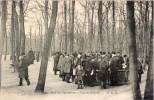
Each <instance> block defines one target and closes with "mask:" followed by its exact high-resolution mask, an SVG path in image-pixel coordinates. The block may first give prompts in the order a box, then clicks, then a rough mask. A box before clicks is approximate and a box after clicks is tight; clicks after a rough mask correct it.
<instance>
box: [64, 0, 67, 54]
mask: <svg viewBox="0 0 154 100" xmlns="http://www.w3.org/2000/svg"><path fill="white" fill-rule="evenodd" d="M64 25H65V29H64V31H65V52H67V1H66V0H64Z"/></svg>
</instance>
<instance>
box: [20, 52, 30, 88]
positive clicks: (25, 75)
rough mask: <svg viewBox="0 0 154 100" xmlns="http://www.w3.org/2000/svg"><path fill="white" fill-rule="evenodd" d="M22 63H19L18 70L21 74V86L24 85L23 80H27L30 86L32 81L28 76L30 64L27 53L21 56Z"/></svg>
mask: <svg viewBox="0 0 154 100" xmlns="http://www.w3.org/2000/svg"><path fill="white" fill-rule="evenodd" d="M19 59H20V61H19V68H18V72H19V86H22V85H23V79H25V80H26V82H27V85H30V81H29V78H28V77H29V76H28V66H29V63H28V62H27V58H26V55H25V53H22V54H21V56H20V57H19Z"/></svg>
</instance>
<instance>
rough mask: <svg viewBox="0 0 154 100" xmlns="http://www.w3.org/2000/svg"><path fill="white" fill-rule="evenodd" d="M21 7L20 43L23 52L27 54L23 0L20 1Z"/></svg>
mask: <svg viewBox="0 0 154 100" xmlns="http://www.w3.org/2000/svg"><path fill="white" fill-rule="evenodd" d="M19 7H20V16H19V22H20V39H21V40H20V43H21V46H20V47H21V52H22V53H25V38H26V36H25V26H24V11H23V10H24V9H23V8H24V5H23V0H20V1H19Z"/></svg>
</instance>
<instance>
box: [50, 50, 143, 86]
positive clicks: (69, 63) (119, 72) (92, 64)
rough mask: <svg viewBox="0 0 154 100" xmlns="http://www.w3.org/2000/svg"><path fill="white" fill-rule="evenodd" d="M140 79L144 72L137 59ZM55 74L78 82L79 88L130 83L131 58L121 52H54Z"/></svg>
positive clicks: (65, 79) (72, 81)
mask: <svg viewBox="0 0 154 100" xmlns="http://www.w3.org/2000/svg"><path fill="white" fill-rule="evenodd" d="M137 68H138V81H139V82H141V75H142V74H143V69H142V64H141V61H140V60H139V59H138V61H137ZM53 71H54V74H55V75H57V72H59V77H60V78H61V79H62V81H66V82H67V83H75V84H77V85H78V86H77V88H78V89H82V88H83V87H85V86H95V85H100V86H101V88H104V89H106V88H107V87H108V86H110V85H119V84H126V83H128V76H129V75H128V74H129V58H128V56H127V55H123V56H122V55H121V53H120V52H117V53H116V52H112V53H110V52H109V53H106V52H99V53H76V52H75V53H73V54H67V53H62V52H56V53H55V54H54V67H53Z"/></svg>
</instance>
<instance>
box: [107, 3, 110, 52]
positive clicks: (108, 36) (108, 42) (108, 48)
mask: <svg viewBox="0 0 154 100" xmlns="http://www.w3.org/2000/svg"><path fill="white" fill-rule="evenodd" d="M109 3H110V1H108V4H107V8H106V13H107V14H106V15H107V16H106V17H107V51H109V52H110V51H111V50H110V35H109V18H108V17H109Z"/></svg>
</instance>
